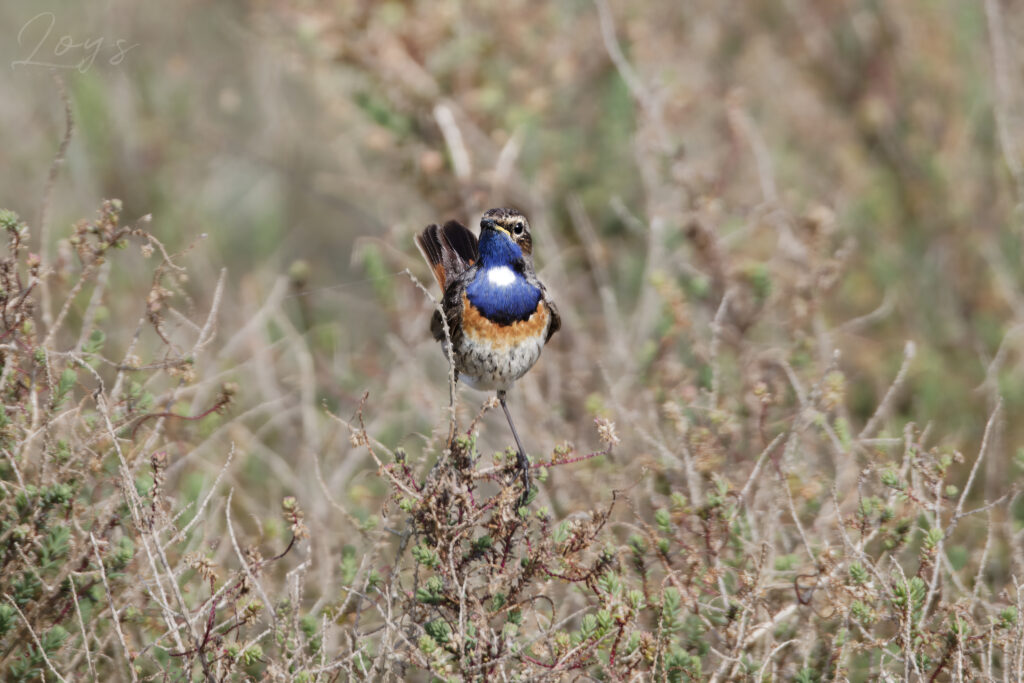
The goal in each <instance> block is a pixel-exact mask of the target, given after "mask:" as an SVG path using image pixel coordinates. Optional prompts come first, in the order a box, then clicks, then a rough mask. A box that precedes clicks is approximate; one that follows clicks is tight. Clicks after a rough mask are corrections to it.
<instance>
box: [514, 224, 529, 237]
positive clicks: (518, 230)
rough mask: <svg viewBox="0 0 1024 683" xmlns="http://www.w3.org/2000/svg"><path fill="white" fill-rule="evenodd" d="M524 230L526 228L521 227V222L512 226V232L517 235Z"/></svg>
mask: <svg viewBox="0 0 1024 683" xmlns="http://www.w3.org/2000/svg"><path fill="white" fill-rule="evenodd" d="M525 229H526V228H525V227H524V226H523V222H522V221H519V222H518V223H516V224H515V225H513V226H512V232H513V233H515V234H517V235H522V234H523V230H525Z"/></svg>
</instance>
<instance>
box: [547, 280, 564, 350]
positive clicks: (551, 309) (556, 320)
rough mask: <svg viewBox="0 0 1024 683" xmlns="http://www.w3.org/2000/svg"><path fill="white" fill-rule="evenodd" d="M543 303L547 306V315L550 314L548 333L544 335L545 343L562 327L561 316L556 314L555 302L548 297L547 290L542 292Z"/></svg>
mask: <svg viewBox="0 0 1024 683" xmlns="http://www.w3.org/2000/svg"><path fill="white" fill-rule="evenodd" d="M544 305H545V306H547V307H548V315H550V316H551V322H550V323H548V334H547V336H546V337H544V343H545V344H547V343H548V342H549V341H551V337H552V335H554V333H555V332H558V330H560V329H561V328H562V316H560V315H558V307H557V306H555V302H554V301H552V300H551V299H550V297H548V293H547V292H544Z"/></svg>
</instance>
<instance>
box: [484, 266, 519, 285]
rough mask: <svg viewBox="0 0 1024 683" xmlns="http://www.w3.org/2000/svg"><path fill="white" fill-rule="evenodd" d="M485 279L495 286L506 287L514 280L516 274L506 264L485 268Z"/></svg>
mask: <svg viewBox="0 0 1024 683" xmlns="http://www.w3.org/2000/svg"><path fill="white" fill-rule="evenodd" d="M487 281H488V282H490V283H491V284H492V285H494V286H495V287H508V286H509V285H510V284H512V283H513V282H515V281H516V274H515V273H514V272H512V269H511V268H509V267H508V266H498V267H497V268H488V269H487Z"/></svg>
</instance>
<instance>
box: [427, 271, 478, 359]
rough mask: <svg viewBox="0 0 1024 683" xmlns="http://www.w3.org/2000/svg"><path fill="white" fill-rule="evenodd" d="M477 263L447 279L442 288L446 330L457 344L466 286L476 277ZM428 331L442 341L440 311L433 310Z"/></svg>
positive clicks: (442, 326)
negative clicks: (446, 283) (446, 284)
mask: <svg viewBox="0 0 1024 683" xmlns="http://www.w3.org/2000/svg"><path fill="white" fill-rule="evenodd" d="M479 268H480V266H479V265H476V264H474V265H471V266H469V267H468V268H466V269H465V270H463V271H462V272H461V273H459V274H457V275H455V276H454V277H452V278H450V279H449V280H448V286H447V287H445V289H444V296H443V297H442V299H441V308H442V309H444V317H445V319H446V320H447V321H448V331H449V333H450V334H451V338H452V343H453V344H455V345H456V346H457V345H458V342H459V338H460V337H461V335H462V306H463V302H464V300H465V293H466V287H467V286H469V283H470V282H472V281H473V278H474V277H476V274H477V271H478V270H479ZM430 331H431V332H432V333H433V335H434V339H436V340H438V341H444V325H442V323H441V311H434V317H433V318H431V320H430Z"/></svg>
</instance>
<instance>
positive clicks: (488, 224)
mask: <svg viewBox="0 0 1024 683" xmlns="http://www.w3.org/2000/svg"><path fill="white" fill-rule="evenodd" d="M480 229H481V230H497V231H498V232H503V233H505V234H506V235H508V236H509V237H511V236H512V235H511V234H509V231H508V230H506V229H505V228H503V227H501V226H500V225H498V223H497V221H495V220H494V219H493V218H483V219H481V220H480Z"/></svg>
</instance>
